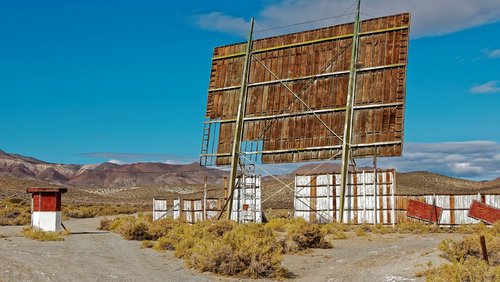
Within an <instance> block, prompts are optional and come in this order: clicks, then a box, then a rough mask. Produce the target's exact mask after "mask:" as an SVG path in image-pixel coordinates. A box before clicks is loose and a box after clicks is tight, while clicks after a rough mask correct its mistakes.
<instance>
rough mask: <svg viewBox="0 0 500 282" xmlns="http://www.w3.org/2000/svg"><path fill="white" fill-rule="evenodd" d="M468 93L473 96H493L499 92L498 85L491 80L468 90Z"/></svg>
mask: <svg viewBox="0 0 500 282" xmlns="http://www.w3.org/2000/svg"><path fill="white" fill-rule="evenodd" d="M470 92H472V93H474V94H493V93H498V92H500V84H499V82H498V81H495V80H492V81H488V82H486V83H483V84H479V85H475V86H473V87H471V88H470Z"/></svg>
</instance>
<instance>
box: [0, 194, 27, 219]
mask: <svg viewBox="0 0 500 282" xmlns="http://www.w3.org/2000/svg"><path fill="white" fill-rule="evenodd" d="M30 222H31V208H30V206H29V204H28V203H27V202H26V201H25V200H22V199H19V198H11V199H4V200H2V201H0V225H26V224H28V223H30Z"/></svg>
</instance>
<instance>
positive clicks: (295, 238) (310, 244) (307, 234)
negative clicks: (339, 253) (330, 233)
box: [265, 218, 333, 252]
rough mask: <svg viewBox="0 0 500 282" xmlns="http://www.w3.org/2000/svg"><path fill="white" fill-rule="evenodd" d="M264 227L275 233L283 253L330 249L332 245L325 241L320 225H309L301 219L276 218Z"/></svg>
mask: <svg viewBox="0 0 500 282" xmlns="http://www.w3.org/2000/svg"><path fill="white" fill-rule="evenodd" d="M265 227H266V228H267V229H269V230H272V231H274V232H277V233H284V234H286V235H284V234H281V236H278V238H279V241H280V243H281V246H282V248H283V249H284V251H285V252H295V251H301V250H305V249H307V248H322V249H328V248H332V247H333V246H332V244H331V243H329V242H328V241H327V240H326V239H325V235H327V234H325V233H324V232H322V230H321V228H320V225H318V224H309V223H307V222H306V221H305V220H304V219H303V218H291V219H285V218H276V219H273V220H271V221H269V222H268V223H266V224H265Z"/></svg>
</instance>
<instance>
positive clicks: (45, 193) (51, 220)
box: [26, 187, 68, 232]
mask: <svg viewBox="0 0 500 282" xmlns="http://www.w3.org/2000/svg"><path fill="white" fill-rule="evenodd" d="M67 191H68V189H67V188H45V187H31V188H28V189H27V190H26V192H27V193H31V226H32V227H34V228H37V229H41V230H43V231H52V232H54V231H60V230H61V229H62V224H61V195H62V194H63V193H66V192H67Z"/></svg>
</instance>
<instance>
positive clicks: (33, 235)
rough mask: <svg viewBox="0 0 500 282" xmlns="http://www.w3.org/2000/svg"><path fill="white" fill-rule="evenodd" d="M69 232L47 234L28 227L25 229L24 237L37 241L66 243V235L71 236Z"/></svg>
mask: <svg viewBox="0 0 500 282" xmlns="http://www.w3.org/2000/svg"><path fill="white" fill-rule="evenodd" d="M69 233H70V232H69V231H63V232H47V231H43V230H40V229H36V228H31V227H27V228H24V229H23V235H24V237H26V238H28V239H32V240H37V241H64V237H63V236H64V235H69Z"/></svg>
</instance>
